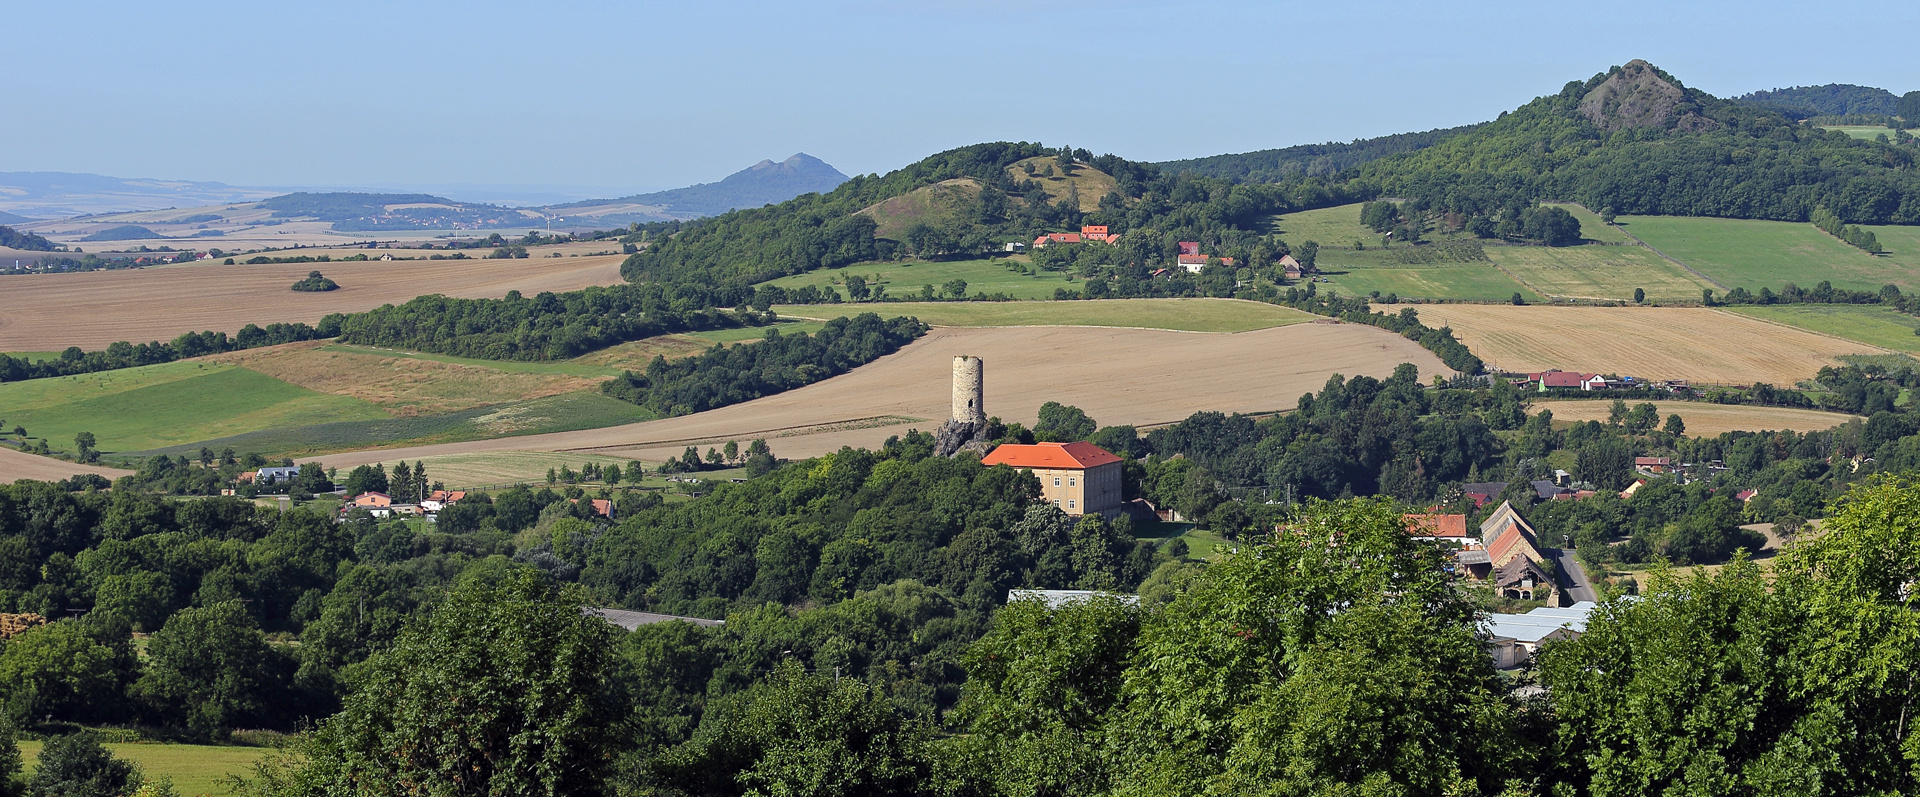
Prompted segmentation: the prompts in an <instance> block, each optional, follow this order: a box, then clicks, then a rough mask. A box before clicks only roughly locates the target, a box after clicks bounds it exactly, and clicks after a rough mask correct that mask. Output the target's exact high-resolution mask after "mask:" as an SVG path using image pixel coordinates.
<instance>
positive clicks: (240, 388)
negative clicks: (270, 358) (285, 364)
mask: <svg viewBox="0 0 1920 797" xmlns="http://www.w3.org/2000/svg"><path fill="white" fill-rule="evenodd" d="M0 407H3V408H5V410H4V412H5V420H6V423H7V426H8V427H13V426H24V427H26V428H27V433H28V434H30V435H32V436H34V437H40V438H45V439H46V440H47V441H48V444H49V445H51V446H52V447H53V448H55V449H57V450H65V451H72V450H73V438H74V436H75V435H77V434H79V433H80V432H92V433H93V435H94V437H95V438H96V439H97V440H98V441H99V442H98V444H97V445H98V447H99V448H100V450H102V451H134V450H140V449H149V448H158V447H161V446H167V445H176V444H181V443H188V442H192V441H196V440H205V439H208V438H215V437H222V436H225V435H230V434H235V433H239V432H244V431H250V430H253V429H263V428H272V427H285V426H304V425H309V424H317V423H330V422H342V421H362V420H370V419H375V418H386V417H387V413H386V412H384V411H382V410H381V409H380V408H379V407H376V406H374V405H373V404H371V403H368V402H365V401H360V400H358V399H352V398H347V397H344V396H335V395H329V394H324V393H318V392H315V391H312V390H308V389H306V388H303V387H296V386H294V385H290V384H287V383H286V382H282V381H280V380H278V379H274V378H273V377H270V376H266V375H264V374H260V373H256V372H254V371H249V370H247V369H244V368H238V367H235V366H231V365H222V364H218V363H207V362H198V361H189V362H177V363H166V364H163V365H150V366H144V367H141V368H128V369H122V370H118V371H105V372H101V373H95V374H83V375H79V376H66V377H57V378H52V379H34V380H29V381H26V382H13V383H9V384H4V385H0Z"/></svg>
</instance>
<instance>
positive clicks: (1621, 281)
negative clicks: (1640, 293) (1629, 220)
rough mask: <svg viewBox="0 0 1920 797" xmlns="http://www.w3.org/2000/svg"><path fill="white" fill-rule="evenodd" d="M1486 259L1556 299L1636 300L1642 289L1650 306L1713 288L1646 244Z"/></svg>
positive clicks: (1513, 252) (1518, 252) (1496, 249)
mask: <svg viewBox="0 0 1920 797" xmlns="http://www.w3.org/2000/svg"><path fill="white" fill-rule="evenodd" d="M1595 223H1598V220H1597V219H1596V220H1595ZM1487 256H1488V257H1491V258H1493V262H1495V263H1498V264H1500V266H1501V267H1502V268H1504V269H1506V270H1507V271H1509V272H1511V273H1512V274H1513V275H1514V276H1516V277H1518V278H1520V279H1521V280H1522V281H1524V282H1525V283H1526V284H1527V285H1529V286H1532V287H1533V288H1536V289H1538V290H1539V291H1541V292H1542V293H1545V294H1547V295H1548V296H1553V297H1556V298H1567V299H1598V300H1602V301H1619V302H1632V301H1633V289H1635V288H1644V289H1646V292H1647V301H1650V302H1673V301H1683V302H1692V303H1697V302H1699V301H1700V291H1701V290H1702V289H1705V288H1712V287H1713V286H1712V285H1710V284H1708V283H1706V282H1703V281H1701V279H1700V278H1698V277H1695V276H1693V275H1692V274H1688V273H1687V272H1686V271H1685V270H1684V269H1682V268H1680V267H1679V266H1676V265H1674V264H1672V263H1670V262H1667V261H1666V260H1665V259H1663V258H1661V257H1660V256H1659V255H1656V254H1654V253H1653V252H1652V251H1650V250H1648V249H1647V248H1646V247H1643V246H1593V245H1589V246H1558V247H1555V246H1489V247H1487Z"/></svg>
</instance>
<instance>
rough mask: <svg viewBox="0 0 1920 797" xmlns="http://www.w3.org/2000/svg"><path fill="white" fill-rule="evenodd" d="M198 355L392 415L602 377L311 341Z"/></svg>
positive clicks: (501, 400)
mask: <svg viewBox="0 0 1920 797" xmlns="http://www.w3.org/2000/svg"><path fill="white" fill-rule="evenodd" d="M206 359H208V360H212V361H215V362H223V363H229V364H232V365H238V366H240V367H242V368H246V369H248V370H251V371H256V372H259V373H262V374H266V375H267V376H271V377H273V378H275V379H278V380H280V381H282V382H286V383H288V384H293V385H299V386H300V387H304V388H306V389H308V390H312V391H315V392H319V393H332V394H334V395H336V396H347V397H349V398H356V399H360V400H362V401H366V402H369V403H372V404H375V405H377V406H379V407H380V408H381V409H384V410H386V411H388V412H390V413H392V414H393V415H395V416H397V417H411V416H415V415H427V414H433V413H441V412H454V411H457V410H464V409H468V408H471V407H479V406H483V405H488V404H505V403H508V402H513V401H526V400H528V399H537V398H545V397H547V396H557V395H560V394H562V393H572V392H574V391H576V390H587V389H590V388H593V387H596V386H598V385H599V384H600V383H601V382H604V381H606V377H590V376H578V375H574V374H560V373H547V374H542V373H524V372H516V371H509V370H501V369H495V368H486V367H481V366H476V365H466V364H462V363H451V362H441V361H437V360H429V359H421V358H415V357H399V356H385V355H381V354H376V353H367V352H364V351H357V350H341V349H340V348H339V347H334V346H329V345H328V343H327V342H326V341H318V340H316V341H309V342H306V343H289V344H287V345H284V346H269V347H266V348H259V349H249V350H247V351H236V352H231V353H228V354H216V355H213V356H211V357H208V358H206Z"/></svg>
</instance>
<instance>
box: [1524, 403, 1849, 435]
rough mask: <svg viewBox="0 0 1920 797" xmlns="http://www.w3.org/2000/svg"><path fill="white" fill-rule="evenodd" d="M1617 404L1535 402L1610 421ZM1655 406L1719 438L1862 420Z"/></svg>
mask: <svg viewBox="0 0 1920 797" xmlns="http://www.w3.org/2000/svg"><path fill="white" fill-rule="evenodd" d="M1641 403H1643V402H1638V401H1629V402H1627V406H1629V407H1633V406H1638V405H1640V404H1641ZM1612 406H1613V402H1611V401H1605V400H1600V401H1543V402H1540V403H1538V404H1535V405H1533V408H1534V410H1536V411H1538V410H1552V411H1553V419H1554V420H1555V421H1581V422H1585V421H1599V422H1601V423H1606V422H1607V413H1608V411H1609V409H1611V407H1612ZM1653 406H1655V407H1659V408H1660V420H1661V421H1662V422H1663V423H1664V422H1665V421H1666V418H1667V416H1668V415H1676V414H1677V415H1679V416H1680V420H1681V421H1684V422H1685V423H1686V424H1687V436H1688V437H1715V436H1718V435H1720V434H1721V433H1724V432H1735V431H1748V432H1783V431H1793V432H1814V431H1819V430H1822V429H1832V428H1833V427H1835V426H1839V425H1841V424H1843V423H1846V422H1848V421H1855V420H1860V416H1858V415H1845V414H1842V413H1837V412H1821V411H1819V410H1799V409H1791V408H1788V407H1743V406H1738V405H1732V404H1706V403H1702V402H1697V401H1655V402H1653Z"/></svg>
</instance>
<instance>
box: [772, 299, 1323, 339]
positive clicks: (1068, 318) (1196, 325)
mask: <svg viewBox="0 0 1920 797" xmlns="http://www.w3.org/2000/svg"><path fill="white" fill-rule="evenodd" d="M774 310H775V311H776V312H778V313H780V314H781V315H794V316H800V315H811V316H814V317H818V318H829V317H833V316H842V315H852V314H855V313H861V312H866V311H868V310H871V311H873V312H876V313H879V314H880V315H882V316H885V317H889V318H891V317H893V316H901V315H904V316H914V317H916V318H919V319H920V320H921V321H925V322H927V323H929V324H934V325H936V326H952V327H1010V326H1011V327H1018V326H1101V327H1142V328H1147V329H1171V330H1182V331H1187V332H1245V331H1248V330H1253V329H1265V328H1267V327H1277V326H1285V325H1287V324H1298V323H1300V322H1302V321H1310V320H1312V319H1313V318H1315V316H1314V315H1313V314H1311V313H1305V312H1301V311H1299V310H1295V309H1293V308H1290V307H1281V306H1278V305H1271V304H1265V303H1262V302H1249V301H1241V300H1238V299H1098V300H1091V301H1072V302H882V303H878V304H857V305H847V304H833V305H793V306H779V307H775V308H774Z"/></svg>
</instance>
